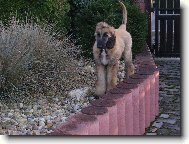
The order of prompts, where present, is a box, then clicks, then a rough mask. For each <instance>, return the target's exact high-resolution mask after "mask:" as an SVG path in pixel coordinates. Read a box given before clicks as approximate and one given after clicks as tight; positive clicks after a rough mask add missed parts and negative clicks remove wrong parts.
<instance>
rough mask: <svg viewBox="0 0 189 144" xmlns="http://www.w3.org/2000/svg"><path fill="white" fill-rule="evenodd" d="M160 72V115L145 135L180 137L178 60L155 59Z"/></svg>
mask: <svg viewBox="0 0 189 144" xmlns="http://www.w3.org/2000/svg"><path fill="white" fill-rule="evenodd" d="M155 62H156V64H157V66H158V69H159V71H160V80H159V81H160V85H159V89H160V93H159V94H160V100H159V104H160V113H159V116H157V117H156V120H155V121H154V122H152V123H151V126H150V127H149V128H148V129H147V130H146V133H145V135H165V136H172V135H181V94H180V88H181V87H180V85H181V78H180V74H181V73H180V58H156V59H155Z"/></svg>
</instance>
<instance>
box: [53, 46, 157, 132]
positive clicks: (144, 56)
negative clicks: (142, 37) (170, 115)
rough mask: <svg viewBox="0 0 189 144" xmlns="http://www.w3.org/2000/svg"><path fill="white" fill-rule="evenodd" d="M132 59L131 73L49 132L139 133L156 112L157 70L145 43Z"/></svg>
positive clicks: (153, 117) (143, 130)
mask: <svg viewBox="0 0 189 144" xmlns="http://www.w3.org/2000/svg"><path fill="white" fill-rule="evenodd" d="M134 63H135V65H136V73H135V74H134V75H132V76H131V77H130V78H129V79H127V80H124V81H123V82H121V83H119V84H118V85H117V86H116V88H114V89H112V90H110V91H109V92H108V93H107V94H105V95H103V96H101V97H100V99H99V100H95V101H93V102H91V104H90V105H89V106H87V107H85V108H83V109H82V110H81V112H80V113H78V114H75V115H74V116H72V117H70V118H69V120H68V122H66V123H64V124H62V125H61V126H58V127H57V128H56V130H55V131H54V132H53V133H51V134H50V135H143V134H144V133H145V128H147V127H148V126H149V125H150V122H152V121H153V120H154V119H155V117H156V115H158V112H159V107H158V99H159V71H158V69H157V67H156V65H155V63H154V60H153V57H152V55H151V53H150V51H149V49H148V47H147V46H146V48H145V50H144V51H143V53H140V54H138V55H137V56H136V58H135V60H134Z"/></svg>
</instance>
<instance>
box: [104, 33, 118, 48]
mask: <svg viewBox="0 0 189 144" xmlns="http://www.w3.org/2000/svg"><path fill="white" fill-rule="evenodd" d="M115 42H116V36H115V34H112V35H111V37H109V38H108V41H107V43H106V48H107V49H112V48H113V47H114V45H115Z"/></svg>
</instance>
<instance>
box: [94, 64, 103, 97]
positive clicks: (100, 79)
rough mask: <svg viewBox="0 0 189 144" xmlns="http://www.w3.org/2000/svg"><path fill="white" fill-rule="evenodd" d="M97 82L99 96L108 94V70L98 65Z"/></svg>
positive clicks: (96, 92)
mask: <svg viewBox="0 0 189 144" xmlns="http://www.w3.org/2000/svg"><path fill="white" fill-rule="evenodd" d="M96 67H97V81H96V91H95V94H96V95H97V96H101V95H103V94H105V92H106V68H105V66H103V65H97V66H96Z"/></svg>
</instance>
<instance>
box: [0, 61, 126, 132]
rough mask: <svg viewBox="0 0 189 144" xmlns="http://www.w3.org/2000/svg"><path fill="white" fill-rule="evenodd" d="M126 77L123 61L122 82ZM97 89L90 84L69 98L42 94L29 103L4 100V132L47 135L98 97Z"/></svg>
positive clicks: (0, 119) (0, 117)
mask: <svg viewBox="0 0 189 144" xmlns="http://www.w3.org/2000/svg"><path fill="white" fill-rule="evenodd" d="M91 65H93V64H91ZM91 72H92V73H95V71H94V69H91ZM124 76H125V72H124V63H122V62H120V67H119V72H118V78H119V81H122V80H123V78H124ZM94 80H95V79H94ZM93 89H94V88H92V87H90V86H89V87H83V88H80V89H74V90H72V91H70V92H69V94H68V96H67V98H65V97H60V96H59V97H57V96H56V97H44V96H39V97H38V98H37V99H32V100H31V103H27V104H24V103H11V104H9V105H5V104H3V103H2V102H0V134H1V135H46V134H48V133H51V132H52V131H53V130H54V129H55V128H56V127H57V126H58V125H59V124H62V123H64V122H65V121H66V120H67V118H68V117H70V116H71V115H74V114H75V113H77V112H79V111H80V110H81V109H82V108H83V107H85V106H87V105H88V104H89V102H90V101H91V100H94V96H93V93H94V92H93V91H94V90H93Z"/></svg>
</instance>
